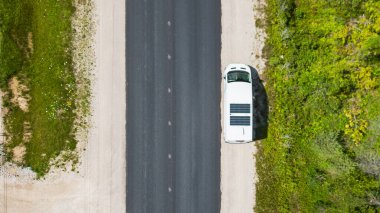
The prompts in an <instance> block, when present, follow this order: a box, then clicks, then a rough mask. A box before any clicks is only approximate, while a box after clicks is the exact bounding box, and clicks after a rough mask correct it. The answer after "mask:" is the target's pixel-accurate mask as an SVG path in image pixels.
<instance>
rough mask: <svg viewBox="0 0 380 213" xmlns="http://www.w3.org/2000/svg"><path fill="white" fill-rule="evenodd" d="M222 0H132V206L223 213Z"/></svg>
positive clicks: (129, 126) (129, 102)
mask: <svg viewBox="0 0 380 213" xmlns="http://www.w3.org/2000/svg"><path fill="white" fill-rule="evenodd" d="M220 17H221V8H220V1H219V0H128V1H127V88H126V89H127V212H129V213H135V212H137V213H139V212H146V213H152V212H163V213H170V212H179V213H187V212H189V213H202V212H207V213H213V212H220V134H221V124H220V116H221V115H220V98H221V96H220V78H221V74H220V47H221V41H220V29H221V26H220Z"/></svg>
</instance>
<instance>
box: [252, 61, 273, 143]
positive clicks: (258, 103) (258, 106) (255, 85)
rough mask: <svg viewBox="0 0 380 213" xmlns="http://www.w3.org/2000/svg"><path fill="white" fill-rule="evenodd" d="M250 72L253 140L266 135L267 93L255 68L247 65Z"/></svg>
mask: <svg viewBox="0 0 380 213" xmlns="http://www.w3.org/2000/svg"><path fill="white" fill-rule="evenodd" d="M249 67H250V69H251V73H252V96H253V97H252V98H253V107H252V111H253V125H252V128H253V129H252V138H253V140H254V141H255V140H261V139H264V138H266V137H267V136H268V113H269V106H268V95H267V92H266V91H265V87H264V85H263V83H262V80H261V79H260V77H259V73H258V72H257V70H256V69H255V68H253V67H251V66H249Z"/></svg>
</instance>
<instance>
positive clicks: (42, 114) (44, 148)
mask: <svg viewBox="0 0 380 213" xmlns="http://www.w3.org/2000/svg"><path fill="white" fill-rule="evenodd" d="M74 12H75V7H74V4H73V1H72V0H62V1H56V0H12V1H10V0H0V30H1V33H0V88H1V91H2V98H3V112H4V113H3V114H5V115H4V124H5V132H6V134H7V135H8V137H7V140H6V142H5V143H4V144H3V150H4V152H5V156H6V160H7V161H11V162H14V163H17V164H18V165H20V166H23V167H30V168H31V169H32V170H33V171H35V172H36V174H37V176H38V177H42V176H43V175H45V174H46V173H47V172H48V171H49V169H50V167H51V166H52V165H51V161H52V160H53V159H55V158H56V157H57V156H59V155H60V154H61V153H62V152H63V151H65V152H70V151H71V152H72V151H74V150H75V148H76V144H77V140H76V138H75V134H76V126H75V122H76V118H77V117H78V114H77V113H76V112H77V111H81V109H79V107H83V105H81V106H79V105H78V101H77V100H76V99H77V98H78V93H77V89H78V83H77V78H76V74H75V70H74V67H73V60H72V54H73V53H72V50H73V47H72V45H73V44H72V40H73V27H72V17H73V14H74ZM87 83H89V82H87ZM81 98H84V99H86V102H88V99H89V93H88V92H87V93H86V96H85V97H81ZM84 107H89V106H88V105H87V106H84ZM82 111H83V110H82ZM85 111H88V110H85ZM66 156H71V155H68V154H66ZM66 160H69V159H66Z"/></svg>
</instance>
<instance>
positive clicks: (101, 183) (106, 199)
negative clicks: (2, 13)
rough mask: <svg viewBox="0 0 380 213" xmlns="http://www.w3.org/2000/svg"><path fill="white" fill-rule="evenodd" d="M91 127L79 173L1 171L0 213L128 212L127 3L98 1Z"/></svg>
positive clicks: (114, 0)
mask: <svg viewBox="0 0 380 213" xmlns="http://www.w3.org/2000/svg"><path fill="white" fill-rule="evenodd" d="M95 7H96V11H95V14H96V18H95V21H96V34H95V46H94V50H95V57H96V61H95V69H94V72H93V78H94V82H93V85H92V86H93V100H92V118H91V129H90V132H89V136H88V140H89V141H88V144H87V148H86V151H84V152H83V153H82V156H81V162H82V163H81V165H80V166H79V169H78V173H75V172H62V171H55V170H53V171H51V172H50V173H49V174H48V175H47V176H46V178H45V179H43V180H38V181H37V180H34V179H33V174H32V173H31V172H30V171H28V170H26V169H23V170H21V171H15V173H14V174H19V176H16V175H12V174H13V173H12V171H11V170H19V169H18V168H15V167H4V166H3V167H1V174H0V212H8V213H10V212H15V213H22V212H28V213H33V212H36V213H37V212H38V213H43V212H125V196H126V183H125V175H126V174H125V171H126V170H125V168H126V161H125V159H126V158H125V144H126V141H125V140H126V137H125V118H126V117H125V45H124V44H125V1H122V0H111V1H101V0H96V1H95Z"/></svg>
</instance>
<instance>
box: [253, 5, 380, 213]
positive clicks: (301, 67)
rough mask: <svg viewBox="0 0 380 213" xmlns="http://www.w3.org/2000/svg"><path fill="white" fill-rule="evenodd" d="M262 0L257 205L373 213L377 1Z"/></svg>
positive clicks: (376, 193)
mask: <svg viewBox="0 0 380 213" xmlns="http://www.w3.org/2000/svg"><path fill="white" fill-rule="evenodd" d="M267 3H268V6H267V9H266V15H267V23H266V30H267V33H268V39H267V47H266V49H267V55H268V67H267V70H266V71H265V73H266V78H267V80H268V84H267V85H268V88H267V90H268V95H269V99H270V105H271V111H270V115H269V118H270V121H269V132H268V134H269V135H268V138H267V139H266V140H264V141H262V143H261V144H260V145H259V152H258V154H257V169H258V174H259V180H260V182H259V183H258V185H257V207H256V211H258V212H315V211H321V212H325V211H326V212H348V211H364V212H367V211H368V212H371V211H372V212H373V211H376V210H377V211H380V209H379V207H380V206H379V205H380V188H379V186H380V181H379V180H380V89H379V88H380V85H379V84H380V1H375V0H370V1H359V0H352V1H345V0H336V1H329V0H268V1H267Z"/></svg>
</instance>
